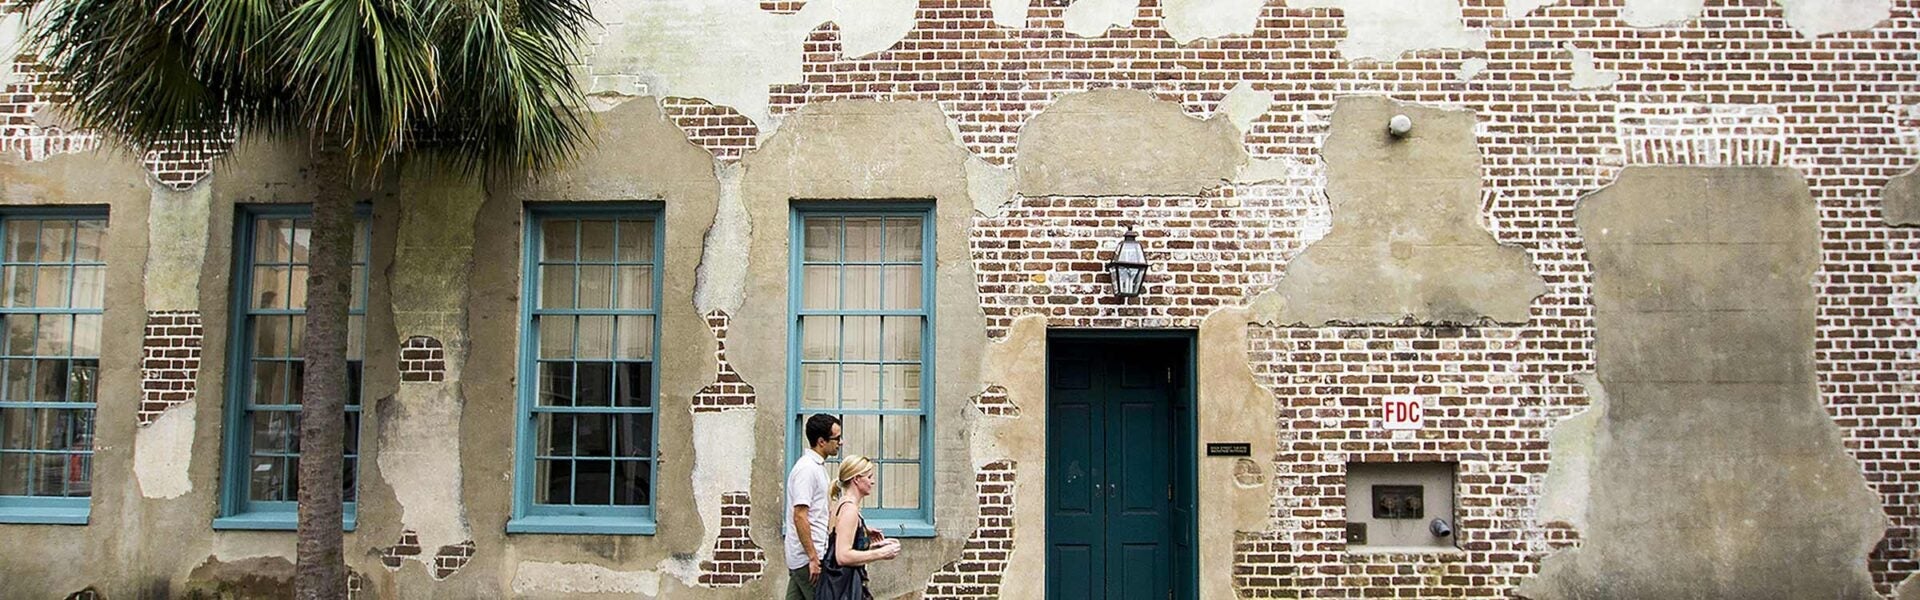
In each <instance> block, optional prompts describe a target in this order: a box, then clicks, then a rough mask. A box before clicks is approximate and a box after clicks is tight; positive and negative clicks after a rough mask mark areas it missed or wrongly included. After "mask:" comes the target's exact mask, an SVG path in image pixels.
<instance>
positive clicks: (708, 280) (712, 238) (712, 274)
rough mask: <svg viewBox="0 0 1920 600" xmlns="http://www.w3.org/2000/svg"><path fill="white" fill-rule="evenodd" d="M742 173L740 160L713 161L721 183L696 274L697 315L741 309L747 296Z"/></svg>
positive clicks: (748, 229)
mask: <svg viewBox="0 0 1920 600" xmlns="http://www.w3.org/2000/svg"><path fill="white" fill-rule="evenodd" d="M744 173H745V172H744V171H743V170H741V168H740V164H739V163H726V162H719V161H715V162H714V164H713V175H714V179H715V180H716V181H718V183H719V185H720V205H719V208H718V209H717V210H716V211H715V214H714V217H713V226H712V227H710V228H708V230H707V237H706V242H705V246H704V247H703V248H702V251H701V255H700V268H699V269H698V270H697V271H696V273H695V283H694V292H693V297H694V300H693V304H694V310H696V311H699V313H700V314H703V315H704V314H707V313H709V312H713V311H716V310H718V311H721V312H725V313H727V314H733V313H736V312H739V311H740V300H741V298H742V297H744V296H745V295H746V289H745V286H746V282H747V266H748V261H747V245H748V243H749V242H751V241H752V240H753V223H752V222H751V221H749V220H748V219H747V207H746V205H745V204H744V203H743V202H744V201H743V200H741V198H740V177H741V175H743V174H744Z"/></svg>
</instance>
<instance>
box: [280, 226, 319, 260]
mask: <svg viewBox="0 0 1920 600" xmlns="http://www.w3.org/2000/svg"><path fill="white" fill-rule="evenodd" d="M288 223H290V224H291V225H289V227H291V229H289V230H287V231H285V232H284V233H283V234H282V235H285V236H286V240H287V242H286V243H287V248H288V249H289V253H288V254H285V255H282V256H285V257H286V260H287V261H289V262H293V263H297V264H303V265H304V264H307V263H308V262H310V261H311V260H312V257H311V256H309V255H308V249H309V247H310V246H311V243H312V241H313V220H312V219H294V220H292V221H288Z"/></svg>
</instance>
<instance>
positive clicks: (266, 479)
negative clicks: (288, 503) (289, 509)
mask: <svg viewBox="0 0 1920 600" xmlns="http://www.w3.org/2000/svg"><path fill="white" fill-rule="evenodd" d="M290 463H291V461H289V460H288V459H286V458H282V457H277V456H255V457H253V460H251V461H248V464H249V465H250V469H249V470H250V471H251V472H252V473H251V475H252V476H251V477H249V478H248V479H249V480H248V484H249V485H248V488H247V498H248V499H250V500H255V501H265V502H271V501H274V500H287V499H291V498H293V487H294V486H295V485H297V481H296V480H295V479H294V477H296V476H297V472H296V471H295V470H294V469H293V468H292V465H291V464H290Z"/></svg>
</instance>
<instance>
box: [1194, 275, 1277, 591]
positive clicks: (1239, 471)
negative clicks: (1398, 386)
mask: <svg viewBox="0 0 1920 600" xmlns="http://www.w3.org/2000/svg"><path fill="white" fill-rule="evenodd" d="M1252 321H1253V319H1252V315H1251V314H1250V313H1249V312H1248V311H1247V310H1246V309H1244V308H1231V309H1223V310H1219V311H1215V312H1214V313H1213V314H1210V315H1208V316H1207V318H1206V320H1205V321H1202V322H1201V324H1200V339H1199V341H1198V343H1197V344H1195V347H1196V348H1197V350H1198V352H1199V355H1198V356H1196V357H1195V364H1196V365H1197V368H1198V369H1199V372H1198V373H1195V378H1194V380H1195V381H1196V382H1198V384H1199V387H1198V390H1197V391H1198V395H1199V410H1198V411H1196V416H1197V417H1198V418H1199V429H1200V436H1199V439H1198V440H1196V441H1195V443H1196V444H1198V445H1200V447H1198V448H1194V449H1193V455H1194V456H1197V457H1199V459H1198V460H1199V472H1198V477H1197V481H1198V482H1199V486H1200V489H1199V493H1198V499H1199V521H1200V523H1199V531H1197V532H1196V536H1195V539H1197V540H1198V543H1197V544H1195V546H1196V548H1197V550H1198V551H1199V553H1200V571H1199V572H1200V573H1202V575H1201V576H1200V588H1201V589H1200V597H1202V598H1234V597H1237V596H1238V593H1237V591H1236V590H1235V589H1234V587H1233V578H1231V577H1221V576H1218V575H1217V574H1221V573H1231V572H1233V570H1234V567H1233V565H1234V553H1235V552H1236V548H1235V544H1234V541H1235V540H1237V539H1239V537H1240V535H1241V534H1245V533H1257V532H1264V531H1267V530H1270V529H1272V528H1273V518H1272V514H1271V510H1272V507H1273V498H1274V494H1275V492H1276V490H1277V486H1276V485H1274V479H1275V478H1274V476H1273V464H1272V461H1271V460H1267V458H1266V457H1271V456H1273V455H1274V452H1275V450H1276V447H1277V446H1278V445H1279V443H1280V434H1279V431H1277V430H1276V427H1277V425H1276V423H1277V421H1276V420H1275V412H1276V406H1275V405H1276V401H1275V399H1274V394H1273V392H1272V391H1270V390H1268V389H1267V388H1265V387H1263V386H1261V385H1260V382H1259V380H1258V379H1257V378H1256V377H1255V375H1254V373H1253V369H1252V367H1251V366H1250V365H1249V364H1248V359H1249V356H1248V345H1247V328H1248V326H1249V325H1248V324H1249V323H1251V322H1252ZM1209 441H1214V442H1220V441H1225V442H1246V443H1247V444H1248V447H1249V448H1250V452H1249V456H1248V457H1246V458H1232V457H1210V456H1206V449H1205V443H1206V442H1209Z"/></svg>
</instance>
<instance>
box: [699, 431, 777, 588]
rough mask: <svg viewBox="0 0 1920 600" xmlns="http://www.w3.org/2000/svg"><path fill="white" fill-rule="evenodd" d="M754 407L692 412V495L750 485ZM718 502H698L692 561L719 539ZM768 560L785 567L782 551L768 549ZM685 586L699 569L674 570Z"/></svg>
mask: <svg viewBox="0 0 1920 600" xmlns="http://www.w3.org/2000/svg"><path fill="white" fill-rule="evenodd" d="M757 413H758V409H746V410H728V411H722V412H717V413H697V414H695V415H693V497H694V498H719V497H721V496H722V495H724V494H729V493H733V492H738V491H742V490H749V489H752V488H753V456H754V453H755V452H757V451H758V449H759V446H760V444H759V440H758V439H756V438H755V437H754V436H753V424H754V420H755V419H757V418H758V416H759V415H758V414H757ZM720 517H721V515H720V503H718V502H702V503H700V523H701V526H702V529H704V530H705V531H706V535H705V537H704V538H702V539H701V541H700V550H699V551H698V553H697V555H696V556H695V557H694V559H693V560H692V561H689V562H690V563H691V564H693V565H699V564H700V562H701V561H703V560H707V559H710V558H712V557H713V548H714V542H715V541H716V540H719V539H720ZM767 554H768V556H769V557H776V556H777V557H780V558H777V559H776V558H770V559H769V562H773V561H775V560H778V561H780V562H781V563H782V564H781V566H782V567H784V566H785V562H784V561H785V558H784V557H785V554H783V553H779V552H768V553H767ZM675 574H676V575H677V576H680V577H681V578H682V582H683V583H686V584H687V585H688V586H689V587H691V586H694V585H696V584H698V580H699V577H700V573H699V570H698V569H697V568H696V569H687V570H685V571H684V572H681V573H675Z"/></svg>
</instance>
